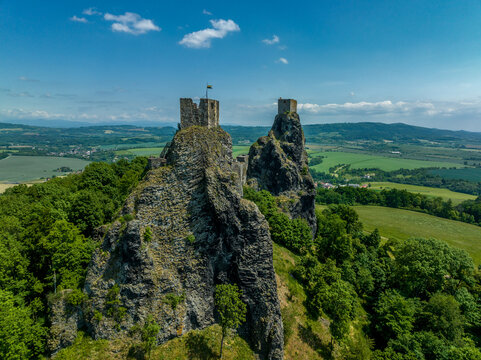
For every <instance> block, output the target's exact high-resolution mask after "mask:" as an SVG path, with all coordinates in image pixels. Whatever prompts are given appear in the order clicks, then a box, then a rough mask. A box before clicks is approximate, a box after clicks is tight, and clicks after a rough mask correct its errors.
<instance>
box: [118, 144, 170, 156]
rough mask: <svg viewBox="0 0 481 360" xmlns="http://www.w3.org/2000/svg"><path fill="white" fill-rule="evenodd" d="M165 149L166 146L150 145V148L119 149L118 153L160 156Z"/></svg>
mask: <svg viewBox="0 0 481 360" xmlns="http://www.w3.org/2000/svg"><path fill="white" fill-rule="evenodd" d="M162 150H164V146H161V147H148V148H133V149H125V150H117V151H116V152H115V154H116V155H120V156H122V155H133V156H159V155H160V153H161V152H162Z"/></svg>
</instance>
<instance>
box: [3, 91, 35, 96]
mask: <svg viewBox="0 0 481 360" xmlns="http://www.w3.org/2000/svg"><path fill="white" fill-rule="evenodd" d="M7 95H8V96H11V97H23V98H27V97H28V98H32V97H34V96H33V95H32V94H30V93H29V92H28V91H22V92H19V93H16V92H11V91H9V92H8V93H7Z"/></svg>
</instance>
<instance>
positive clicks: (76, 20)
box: [69, 15, 88, 23]
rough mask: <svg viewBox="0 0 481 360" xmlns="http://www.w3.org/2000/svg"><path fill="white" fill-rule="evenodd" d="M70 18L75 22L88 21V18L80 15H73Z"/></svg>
mask: <svg viewBox="0 0 481 360" xmlns="http://www.w3.org/2000/svg"><path fill="white" fill-rule="evenodd" d="M69 20H70V21H74V22H79V23H87V22H88V20H87V19H86V18H84V17H78V16H77V15H74V16H72V17H71V18H70V19H69Z"/></svg>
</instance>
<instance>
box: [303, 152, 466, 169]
mask: <svg viewBox="0 0 481 360" xmlns="http://www.w3.org/2000/svg"><path fill="white" fill-rule="evenodd" d="M310 155H311V156H312V157H315V156H324V159H323V162H322V163H321V164H318V165H315V166H312V167H311V169H314V170H317V171H320V172H325V173H327V172H329V168H331V167H333V166H336V165H339V164H349V165H351V168H353V169H364V168H379V169H381V170H384V171H393V170H398V169H417V168H425V167H462V166H463V165H461V164H458V163H452V162H444V161H426V160H414V159H405V158H401V157H388V156H379V155H369V154H359V153H348V152H342V151H326V152H316V151H311V152H310Z"/></svg>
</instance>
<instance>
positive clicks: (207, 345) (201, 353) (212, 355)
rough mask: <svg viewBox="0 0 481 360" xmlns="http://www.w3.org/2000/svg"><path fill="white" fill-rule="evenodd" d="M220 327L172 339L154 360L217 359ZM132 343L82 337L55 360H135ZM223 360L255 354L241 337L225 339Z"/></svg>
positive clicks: (158, 349)
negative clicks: (131, 351) (131, 353)
mask: <svg viewBox="0 0 481 360" xmlns="http://www.w3.org/2000/svg"><path fill="white" fill-rule="evenodd" d="M220 338H221V328H220V326H218V325H213V326H211V327H208V328H207V329H204V330H201V331H200V330H193V331H190V332H189V333H187V334H186V335H184V336H182V337H179V338H176V339H173V340H170V341H168V342H166V343H165V344H162V345H160V346H158V347H156V348H155V349H154V350H153V351H152V354H151V359H158V360H161V359H162V360H181V359H182V360H184V359H185V360H190V359H193V360H194V359H199V360H201V359H202V360H204V359H205V360H207V359H218V358H219V350H220ZM132 345H133V344H132V343H130V342H125V341H122V340H113V341H107V340H92V339H91V338H89V337H88V336H84V335H83V334H80V335H79V336H78V337H77V340H76V341H75V343H74V344H73V345H72V346H70V347H68V348H66V349H64V350H62V351H60V352H59V353H58V354H57V355H56V356H54V359H55V360H85V359H89V360H103V359H110V360H117V359H119V360H120V359H130V358H132V359H134V357H130V356H128V355H129V350H130V349H131V347H132ZM222 358H223V359H225V360H234V359H243V360H251V359H252V360H254V359H255V357H254V353H253V352H252V350H251V349H250V348H249V345H248V344H247V343H246V342H245V341H244V340H243V339H241V338H240V337H239V336H235V337H229V338H226V340H225V341H224V351H223V356H222Z"/></svg>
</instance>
